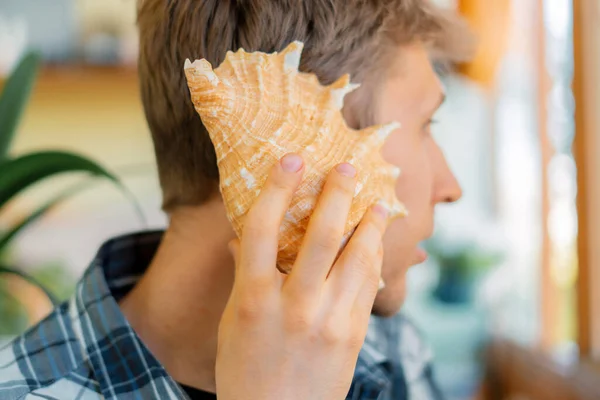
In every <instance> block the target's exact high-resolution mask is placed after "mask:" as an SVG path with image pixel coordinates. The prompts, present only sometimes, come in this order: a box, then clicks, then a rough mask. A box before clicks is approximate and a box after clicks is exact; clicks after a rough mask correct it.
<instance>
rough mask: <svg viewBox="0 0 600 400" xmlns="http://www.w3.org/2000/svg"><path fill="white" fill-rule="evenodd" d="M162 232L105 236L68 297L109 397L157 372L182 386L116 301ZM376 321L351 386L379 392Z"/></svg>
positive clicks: (382, 374) (381, 351)
mask: <svg viewBox="0 0 600 400" xmlns="http://www.w3.org/2000/svg"><path fill="white" fill-rule="evenodd" d="M162 236H163V232H162V231H150V232H141V233H136V234H131V235H127V236H122V237H118V238H115V239H112V240H110V241H108V242H106V243H105V244H104V245H103V246H102V247H101V248H100V250H99V251H98V254H97V255H96V257H95V259H94V261H93V263H92V265H91V266H90V268H89V269H88V270H87V271H86V272H85V274H84V276H83V278H82V279H81V281H80V282H79V284H78V285H77V289H76V290H77V292H76V294H75V296H73V298H72V301H74V302H75V303H76V304H75V307H73V308H72V309H76V310H78V312H79V317H78V318H77V319H78V322H79V323H78V324H76V325H77V327H78V331H79V336H80V339H81V341H82V342H83V346H82V347H84V351H85V352H87V356H88V358H89V361H90V363H91V366H92V368H93V370H94V372H95V375H96V377H97V378H98V382H99V383H100V386H101V387H102V388H103V392H104V391H106V393H104V395H105V397H107V398H110V397H111V396H110V395H114V393H113V392H111V388H112V387H114V386H115V384H116V385H127V386H130V389H135V388H136V386H145V385H147V384H148V382H149V380H151V379H153V378H155V377H163V378H168V379H169V382H170V384H171V385H172V388H171V389H172V390H174V391H175V392H180V388H179V386H178V385H177V384H176V383H175V382H174V381H173V380H172V379H170V378H169V376H168V374H167V372H166V370H165V369H164V368H163V367H162V365H161V364H160V363H159V362H158V360H157V359H156V358H155V357H154V356H153V355H152V354H151V353H150V351H149V350H148V349H147V348H146V346H145V345H144V344H143V342H142V341H141V340H140V339H139V337H138V336H137V335H136V334H135V332H134V331H133V329H132V328H131V326H130V325H129V323H128V321H127V319H126V318H125V316H124V315H123V313H122V312H121V309H120V308H119V306H118V302H119V301H120V300H121V299H122V298H123V297H124V296H125V295H126V294H127V293H129V291H130V290H131V289H132V288H133V287H134V286H135V284H136V283H137V282H138V280H139V279H140V277H141V276H142V275H143V273H144V272H145V271H146V269H147V268H148V266H149V265H150V263H151V261H152V258H153V257H154V255H155V253H156V251H157V249H158V246H159V244H160V241H161V239H162ZM74 317H75V316H74ZM379 324H380V322H379V319H378V318H377V317H372V318H371V322H370V324H369V331H368V334H367V337H366V339H365V343H364V345H363V347H362V349H361V352H360V354H359V358H358V361H357V367H356V370H355V375H354V381H353V385H352V386H353V389H354V388H356V387H357V386H360V387H361V388H362V390H370V391H371V392H377V391H382V390H384V389H385V388H386V387H389V385H390V378H389V375H390V363H389V361H390V360H389V357H388V356H387V355H386V354H388V352H387V351H386V348H385V347H386V340H385V339H386V338H385V337H383V336H382V333H381V330H380V329H379ZM149 371H151V372H149ZM115 380H117V381H118V382H115ZM132 392H135V390H132Z"/></svg>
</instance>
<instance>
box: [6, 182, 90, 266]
mask: <svg viewBox="0 0 600 400" xmlns="http://www.w3.org/2000/svg"><path fill="white" fill-rule="evenodd" d="M90 184H91V182H84V183H83V184H77V185H75V186H73V187H70V188H68V189H66V190H65V191H63V192H62V193H60V194H59V195H58V196H55V197H54V198H53V199H51V200H50V201H48V202H47V203H45V204H44V205H42V206H41V207H39V208H38V209H37V210H35V211H34V212H33V213H31V214H30V215H28V216H27V217H25V218H24V219H23V221H21V222H20V223H18V224H17V225H15V226H14V227H13V228H12V229H10V230H9V231H8V232H6V233H5V234H3V235H0V254H1V253H2V251H3V250H5V249H6V247H7V246H8V245H9V244H10V242H11V241H12V240H13V239H14V238H15V237H16V236H17V235H18V234H19V233H20V232H21V231H22V230H23V229H25V228H26V227H28V226H29V225H30V224H32V223H33V222H35V221H37V220H38V219H39V218H40V217H42V216H43V215H44V214H46V213H47V212H48V211H50V210H51V209H52V208H54V207H55V206H57V205H58V204H59V203H61V202H63V201H64V200H66V199H67V198H69V197H71V196H73V195H75V194H76V193H78V192H80V191H82V190H83V189H85V188H87V187H88V186H90Z"/></svg>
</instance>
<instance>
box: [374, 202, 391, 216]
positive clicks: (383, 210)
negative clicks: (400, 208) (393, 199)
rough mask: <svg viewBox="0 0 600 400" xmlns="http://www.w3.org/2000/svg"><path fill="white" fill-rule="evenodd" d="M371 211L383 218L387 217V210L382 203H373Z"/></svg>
mask: <svg viewBox="0 0 600 400" xmlns="http://www.w3.org/2000/svg"><path fill="white" fill-rule="evenodd" d="M373 211H375V213H376V214H377V215H379V216H380V217H381V218H383V219H387V217H388V210H387V208H385V207H384V206H383V205H382V204H376V205H374V206H373Z"/></svg>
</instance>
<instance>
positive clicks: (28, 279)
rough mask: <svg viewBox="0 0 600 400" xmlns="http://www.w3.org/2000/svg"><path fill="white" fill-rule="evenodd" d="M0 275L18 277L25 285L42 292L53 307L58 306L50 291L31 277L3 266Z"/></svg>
mask: <svg viewBox="0 0 600 400" xmlns="http://www.w3.org/2000/svg"><path fill="white" fill-rule="evenodd" d="M0 274H12V275H16V276H18V277H20V278H21V279H23V280H25V281H26V282H27V283H29V284H31V285H33V286H35V287H37V288H39V289H40V290H42V291H43V292H44V294H45V295H46V296H47V297H48V299H49V300H50V301H51V302H52V304H53V305H55V306H57V305H59V301H58V299H57V298H56V296H54V295H53V294H52V293H50V291H49V290H48V289H47V288H46V287H44V286H43V285H41V284H40V283H39V282H38V281H37V280H36V279H35V278H33V277H32V276H30V275H28V274H26V273H24V272H21V271H19V270H18V269H16V268H10V267H6V266H4V265H0Z"/></svg>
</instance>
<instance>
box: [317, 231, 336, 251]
mask: <svg viewBox="0 0 600 400" xmlns="http://www.w3.org/2000/svg"><path fill="white" fill-rule="evenodd" d="M317 233H318V236H317V238H316V239H317V240H315V245H316V246H317V248H318V249H321V250H337V249H338V248H339V247H340V244H341V242H340V238H341V236H342V232H340V230H339V229H337V228H335V227H333V226H324V227H323V228H322V229H319V231H318V232H317Z"/></svg>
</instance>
